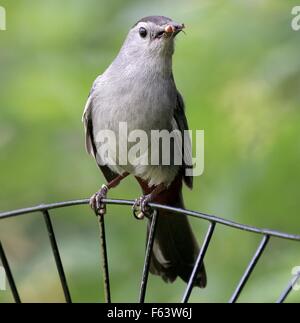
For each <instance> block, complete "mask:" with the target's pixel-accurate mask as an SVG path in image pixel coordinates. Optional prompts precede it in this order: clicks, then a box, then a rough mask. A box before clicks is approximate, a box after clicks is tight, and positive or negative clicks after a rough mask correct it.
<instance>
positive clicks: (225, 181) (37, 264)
mask: <svg viewBox="0 0 300 323" xmlns="http://www.w3.org/2000/svg"><path fill="white" fill-rule="evenodd" d="M296 4H297V2H296V1H282V0H260V1H241V0H240V1H238V0H230V1H221V0H214V1H211V0H210V1H208V0H202V1H200V0H198V1H196V0H191V1H179V0H173V1H162V0H160V1H158V0H154V1H151V2H149V1H137V0H130V1H120V0H118V1H116V0H114V1H107V0H101V1H99V0H97V1H96V0H72V1H71V0H66V1H58V0H52V1H46V0H42V1H37V0H23V1H8V0H2V1H1V5H2V6H4V7H5V8H6V11H7V31H5V32H0V151H1V153H0V183H1V186H0V209H1V211H4V210H9V209H15V208H20V207H25V206H31V205H36V204H40V203H42V202H45V203H46V202H54V201H63V200H69V199H75V198H86V197H88V196H90V195H91V194H92V193H93V192H95V191H96V190H97V189H98V188H99V186H100V185H101V183H102V182H103V178H102V175H101V174H100V173H99V172H98V170H97V167H96V165H95V163H94V162H93V160H92V159H91V158H90V157H89V156H88V155H87V154H86V153H85V150H84V139H83V129H82V128H83V127H82V124H81V114H82V110H83V106H84V104H85V100H86V97H87V93H88V91H89V89H90V86H91V84H92V82H93V80H94V79H95V77H96V76H97V75H98V74H101V72H102V71H103V70H104V69H105V68H106V67H107V66H108V65H109V64H110V62H111V61H112V59H113V58H114V56H115V55H116V53H117V52H118V50H119V48H120V45H121V43H122V41H123V39H124V37H125V36H126V33H127V31H128V29H129V28H130V27H131V26H132V25H133V24H134V23H135V22H136V21H137V20H138V19H139V18H141V17H143V16H146V15H151V14H162V15H167V16H170V17H172V18H173V19H174V20H177V21H179V22H181V21H182V22H184V23H185V24H186V25H187V27H188V28H187V30H186V32H187V35H186V37H185V36H184V35H183V34H182V35H180V37H179V38H180V39H178V41H177V46H176V47H177V48H176V54H175V58H174V71H175V78H176V81H177V85H178V88H179V89H180V91H181V92H182V93H183V95H184V97H185V101H186V105H187V116H188V119H189V123H190V127H191V128H192V129H204V130H205V136H206V137H205V145H206V148H205V167H206V168H205V174H204V175H203V176H201V177H200V178H197V179H196V181H195V188H194V190H193V191H192V192H190V191H188V190H186V191H185V197H186V205H187V207H188V208H189V209H194V210H201V211H203V212H207V213H211V214H216V215H219V216H222V217H225V218H227V219H231V220H234V221H239V222H242V223H247V224H252V225H256V226H261V227H270V228H273V229H279V230H284V231H288V232H293V233H300V218H299V209H300V199H299V182H300V168H299V164H300V140H299V139H300V138H299V121H300V113H299V108H300V106H299V99H300V74H299V72H300V60H299V51H300V32H294V31H292V29H291V19H292V16H291V9H292V7H293V6H294V5H296ZM139 194H140V192H139V190H138V187H137V184H136V183H135V181H134V180H132V179H128V180H126V183H125V182H124V183H123V185H121V186H120V187H119V188H118V189H116V190H115V191H114V192H112V193H111V195H110V196H111V197H122V198H130V199H133V198H135V197H137V196H138V195H139ZM53 221H54V226H55V229H56V231H57V237H58V241H59V246H60V249H61V251H62V258H63V261H64V263H65V266H66V272H67V278H68V280H69V282H70V288H71V292H72V294H73V298H74V300H75V301H82V302H100V301H103V293H102V291H101V289H102V282H101V280H102V277H101V274H100V271H99V266H100V261H99V251H98V240H97V238H98V228H97V222H96V219H95V217H94V216H93V215H92V213H91V212H90V211H89V209H88V208H87V207H78V208H73V209H69V210H61V211H56V212H53ZM199 222H201V223H198V221H197V223H195V222H193V224H194V228H195V231H196V232H197V234H198V236H199V240H201V239H202V238H203V233H204V232H205V230H206V228H207V223H205V222H202V221H199ZM107 231H108V232H107V235H108V245H109V257H110V265H111V280H112V295H113V300H114V301H119V302H125V301H129V302H131V301H136V300H137V296H138V287H139V279H140V276H141V269H142V263H143V255H144V244H145V242H144V239H145V237H144V236H145V223H144V222H137V221H135V220H134V219H133V217H132V216H131V212H130V210H129V209H123V208H118V207H109V215H108V216H107ZM0 236H1V240H2V242H3V244H4V246H5V247H6V248H7V251H8V256H9V260H10V261H11V263H12V268H13V270H14V272H15V276H16V277H15V278H16V281H17V283H18V285H19V286H20V293H21V296H22V299H23V301H28V302H36V301H45V302H53V301H57V300H58V301H63V295H62V292H61V289H60V286H59V282H58V279H57V278H58V277H57V273H56V270H55V266H54V263H53V258H52V255H51V250H50V247H49V244H48V240H47V236H46V234H45V227H44V226H43V222H42V218H41V217H39V216H38V215H28V216H26V217H23V218H19V219H9V220H4V221H1V224H0ZM258 243H259V237H258V236H255V235H251V234H248V233H240V232H235V231H233V230H231V229H226V228H221V227H217V229H216V234H215V236H214V238H213V241H212V244H211V248H210V250H209V252H208V254H207V259H206V264H207V270H208V275H209V283H208V287H207V289H205V290H204V291H200V290H195V291H194V292H193V295H192V301H197V302H198V301H200V302H208V301H216V302H224V301H227V300H228V298H229V297H230V295H231V294H232V292H233V290H234V287H235V286H236V284H237V282H238V280H239V278H240V275H241V274H242V272H243V271H244V269H245V267H246V265H247V263H248V260H249V259H250V257H251V256H252V254H253V252H254V250H255V249H256V247H257V245H258ZM296 265H299V245H297V244H296V243H292V242H285V241H284V242H282V241H278V240H276V239H274V240H272V242H271V244H270V245H269V247H268V248H267V250H266V253H265V255H264V257H263V259H262V260H261V262H260V264H259V265H258V267H257V269H256V270H255V273H254V275H253V277H252V278H251V280H250V282H249V285H248V286H247V288H246V289H245V291H244V293H243V295H242V297H241V301H259V302H262V301H270V302H271V301H274V300H275V299H276V297H277V296H278V295H279V294H280V292H281V291H282V290H283V288H284V287H285V285H286V283H287V281H288V280H289V279H290V278H291V269H292V267H294V266H296ZM184 286H185V285H184V284H183V283H182V282H181V281H179V280H178V281H177V282H176V283H175V284H172V285H167V284H164V283H162V281H161V280H160V278H158V277H153V276H151V278H150V284H149V290H148V296H147V300H148V301H159V302H175V301H178V300H179V299H180V295H181V294H182V292H183V290H184ZM299 295H300V294H299V293H296V292H294V293H293V294H292V295H291V297H290V298H289V301H293V302H299ZM0 301H12V299H11V296H10V292H9V291H7V292H0Z"/></svg>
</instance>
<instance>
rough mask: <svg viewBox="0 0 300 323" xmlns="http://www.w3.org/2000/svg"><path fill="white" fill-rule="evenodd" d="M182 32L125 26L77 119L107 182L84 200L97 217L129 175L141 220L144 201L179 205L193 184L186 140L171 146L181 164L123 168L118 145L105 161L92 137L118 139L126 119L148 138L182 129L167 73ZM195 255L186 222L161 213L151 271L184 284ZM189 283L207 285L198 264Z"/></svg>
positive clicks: (154, 19)
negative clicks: (137, 191) (136, 187)
mask: <svg viewBox="0 0 300 323" xmlns="http://www.w3.org/2000/svg"><path fill="white" fill-rule="evenodd" d="M183 28H184V25H183V24H178V23H176V22H174V21H172V19H170V18H167V17H163V16H149V17H145V18H143V19H141V20H139V21H138V22H137V23H136V24H135V25H134V26H133V27H132V28H131V29H130V31H129V33H128V35H127V38H126V40H125V42H124V44H123V46H122V48H121V50H120V52H119V53H118V55H117V57H116V58H115V59H114V61H113V62H112V64H111V65H110V66H109V67H108V68H107V69H106V71H105V72H104V73H103V74H102V75H100V76H98V77H97V79H96V80H95V82H94V84H93V87H92V90H91V92H90V95H89V98H88V101H87V103H86V106H85V109H84V114H83V122H84V125H85V133H86V148H87V151H88V153H89V154H91V155H92V156H93V157H94V158H95V159H96V162H97V164H98V165H99V167H100V169H101V170H102V172H103V174H104V176H105V178H106V180H107V184H106V185H103V186H102V187H101V189H100V190H99V192H97V193H96V194H94V195H93V196H92V198H91V200H90V204H91V207H92V208H93V209H94V210H95V211H96V213H97V214H99V215H103V214H104V213H105V204H104V203H102V199H103V198H105V197H106V196H107V192H108V190H109V189H111V188H112V187H115V186H117V185H118V184H119V183H120V181H121V180H122V179H123V178H125V177H126V176H127V175H129V174H131V175H133V176H135V178H136V179H137V181H138V183H139V184H140V186H141V188H142V191H143V195H142V197H141V198H139V199H137V200H136V203H135V206H134V210H136V209H137V208H140V210H141V214H140V216H141V215H144V214H147V212H148V211H149V210H148V206H147V205H148V203H149V202H156V203H161V204H165V205H170V206H174V207H179V208H184V204H183V198H182V185H183V182H184V183H185V184H186V185H187V186H188V187H189V188H192V185H193V180H192V177H191V176H187V175H186V173H185V170H186V168H188V167H190V165H191V162H190V161H191V159H192V157H191V156H192V153H191V144H190V142H188V144H185V146H184V147H182V144H181V145H180V144H179V143H178V142H177V150H178V147H179V146H180V147H181V148H180V149H183V150H184V152H183V156H184V158H183V160H182V164H181V165H177V164H175V163H174V162H172V160H171V163H170V165H163V164H158V165H149V164H148V165H145V164H144V163H141V162H140V163H139V160H137V163H134V164H132V163H127V164H125V165H124V164H121V163H120V162H119V156H117V157H116V151H117V150H118V148H120V147H113V145H111V146H110V147H109V149H108V151H107V152H106V153H107V154H108V155H109V156H104V155H103V152H102V150H101V145H103V142H102V141H101V138H100V139H99V138H98V137H99V132H100V133H101V130H106V129H107V130H110V131H113V132H114V133H115V134H116V137H117V139H120V138H119V135H120V134H119V124H120V122H126V124H127V127H128V132H129V131H132V130H135V129H142V130H143V131H145V132H146V133H147V134H150V132H151V130H154V129H156V130H168V131H172V130H175V129H176V130H179V131H180V132H181V133H183V132H184V130H187V129H188V124H187V120H186V116H185V112H184V102H183V99H182V96H181V95H180V93H179V92H178V91H177V89H176V85H175V81H174V78H173V73H172V56H173V53H174V39H175V37H176V35H177V34H178V33H179V32H181V31H182V30H183ZM176 140H177V139H176V138H175V141H176ZM175 146H176V143H175ZM102 147H103V146H102ZM130 147H131V146H130V145H129V146H128V147H127V149H129V148H130ZM175 150H176V149H173V154H171V156H173V157H171V158H172V159H174V154H176V153H178V151H177V152H176V151H175ZM107 157H108V158H107ZM109 160H110V161H111V162H109ZM148 231H149V223H148ZM198 253H199V247H198V244H197V241H196V239H195V237H194V235H193V232H192V230H191V227H190V224H189V222H188V219H187V217H186V216H185V215H177V216H176V215H172V214H170V213H169V212H167V211H160V213H159V217H158V224H157V231H156V236H155V241H154V247H153V251H152V255H151V263H150V272H151V273H152V274H155V275H159V276H161V277H162V278H163V280H165V281H167V282H173V281H174V280H175V279H176V278H177V276H179V277H181V278H182V279H183V280H184V281H185V282H188V280H189V277H190V275H191V272H192V269H193V266H194V263H195V260H196V258H197V255H198ZM195 285H196V286H199V287H201V288H204V287H205V286H206V273H205V268H204V265H203V264H202V266H201V268H200V270H199V272H198V275H197V279H196V282H195Z"/></svg>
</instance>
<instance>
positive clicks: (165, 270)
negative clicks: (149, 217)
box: [147, 180, 207, 288]
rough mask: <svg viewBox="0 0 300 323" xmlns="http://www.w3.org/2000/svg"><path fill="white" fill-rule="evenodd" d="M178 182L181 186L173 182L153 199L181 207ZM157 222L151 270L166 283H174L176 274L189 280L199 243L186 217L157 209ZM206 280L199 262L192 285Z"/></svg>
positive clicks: (203, 269) (201, 283) (201, 285)
mask: <svg viewBox="0 0 300 323" xmlns="http://www.w3.org/2000/svg"><path fill="white" fill-rule="evenodd" d="M176 185H177V186H176ZM179 185H180V187H178V184H176V183H175V184H174V185H172V184H171V186H170V187H169V188H168V189H167V190H166V191H164V192H163V193H162V195H161V196H160V197H159V198H158V199H157V200H155V201H154V202H157V203H161V204H167V205H170V206H174V207H178V208H184V204H183V198H182V192H181V190H182V187H181V185H182V181H181V180H180V183H179ZM175 186H176V187H175ZM157 221H158V222H157V228H156V233H155V238H154V245H153V251H152V255H151V261H150V272H151V273H152V274H154V275H159V276H161V277H162V278H163V280H165V281H167V282H173V281H174V280H175V279H176V278H177V276H179V277H180V278H181V279H182V280H184V281H185V282H188V281H189V278H190V276H191V273H192V270H193V267H194V264H195V261H196V259H197V256H198V253H199V246H198V243H197V241H196V238H195V236H194V234H193V232H192V229H191V226H190V223H189V221H188V219H187V216H186V215H183V214H178V215H174V214H173V215H172V214H171V213H170V211H166V210H160V211H159V215H158V219H157ZM149 228H150V221H149V223H148V231H147V232H149ZM147 241H148V233H147ZM206 282H207V279H206V272H205V267H204V264H202V265H201V268H200V270H199V272H198V275H197V278H196V281H195V286H198V287H201V288H204V287H205V286H206Z"/></svg>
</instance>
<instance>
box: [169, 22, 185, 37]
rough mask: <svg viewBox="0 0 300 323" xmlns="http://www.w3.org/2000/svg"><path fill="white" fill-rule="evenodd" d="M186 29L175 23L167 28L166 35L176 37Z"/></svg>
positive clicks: (182, 25)
mask: <svg viewBox="0 0 300 323" xmlns="http://www.w3.org/2000/svg"><path fill="white" fill-rule="evenodd" d="M184 28H185V25H184V24H177V23H173V24H168V25H167V26H166V27H165V33H166V34H167V35H174V36H176V35H177V34H178V33H180V32H181V31H182V30H183V29H184Z"/></svg>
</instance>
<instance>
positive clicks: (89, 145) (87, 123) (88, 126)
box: [82, 76, 118, 182]
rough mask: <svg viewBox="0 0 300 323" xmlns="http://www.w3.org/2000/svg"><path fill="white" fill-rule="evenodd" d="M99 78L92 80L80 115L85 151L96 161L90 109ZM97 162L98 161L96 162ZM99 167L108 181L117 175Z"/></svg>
mask: <svg viewBox="0 0 300 323" xmlns="http://www.w3.org/2000/svg"><path fill="white" fill-rule="evenodd" d="M99 78H100V76H98V78H97V79H96V81H95V82H94V84H93V86H92V89H91V91H90V94H89V97H88V99H87V102H86V104H85V107H84V112H83V116H82V122H83V124H84V129H85V147H86V150H87V152H88V153H89V154H90V155H92V156H93V157H94V158H95V160H96V162H97V158H96V156H97V147H96V144H95V141H94V132H93V118H92V110H93V93H94V90H95V87H96V84H97V80H98V79H99ZM97 164H98V163H97ZM98 166H99V168H100V169H101V171H102V173H103V175H104V177H105V179H106V180H107V181H108V182H110V181H112V180H113V179H114V178H116V177H117V176H118V175H117V174H116V173H114V172H113V171H112V170H111V169H110V168H109V167H108V166H105V165H99V164H98Z"/></svg>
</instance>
